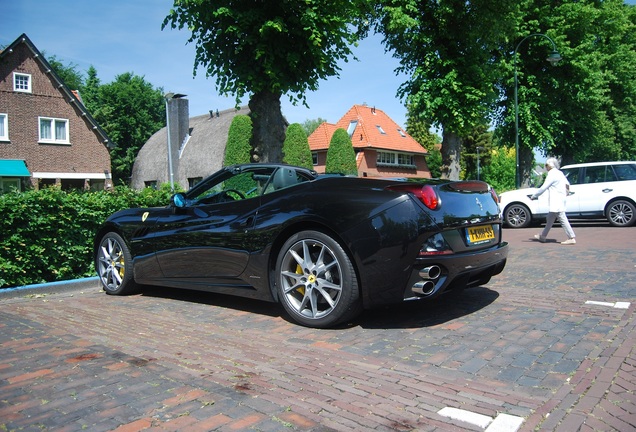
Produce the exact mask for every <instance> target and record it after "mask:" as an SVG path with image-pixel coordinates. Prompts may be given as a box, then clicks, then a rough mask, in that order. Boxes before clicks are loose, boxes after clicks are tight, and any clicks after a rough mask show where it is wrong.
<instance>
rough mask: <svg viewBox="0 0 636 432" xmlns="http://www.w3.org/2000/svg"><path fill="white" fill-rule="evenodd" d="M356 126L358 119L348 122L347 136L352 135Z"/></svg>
mask: <svg viewBox="0 0 636 432" xmlns="http://www.w3.org/2000/svg"><path fill="white" fill-rule="evenodd" d="M356 126H358V120H351V123H349V127H348V128H347V133H348V134H349V138H351V136H353V133H354V132H355V130H356Z"/></svg>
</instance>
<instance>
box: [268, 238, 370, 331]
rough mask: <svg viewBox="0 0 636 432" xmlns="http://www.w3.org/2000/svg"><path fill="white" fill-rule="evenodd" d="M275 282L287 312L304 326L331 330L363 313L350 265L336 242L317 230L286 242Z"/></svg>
mask: <svg viewBox="0 0 636 432" xmlns="http://www.w3.org/2000/svg"><path fill="white" fill-rule="evenodd" d="M275 283H276V289H277V290H278V297H279V299H280V302H281V303H282V305H283V307H284V308H285V310H286V311H287V313H288V314H289V315H290V316H291V318H292V319H293V320H294V321H296V322H297V323H299V324H302V325H304V326H307V327H313V328H329V327H333V326H335V325H337V324H340V323H342V322H344V321H346V320H350V319H353V318H354V317H356V316H357V315H358V314H359V313H360V312H361V310H362V303H361V299H360V291H359V287H358V278H357V276H356V272H355V269H354V267H353V263H352V262H351V260H350V259H349V256H348V255H347V254H346V252H345V251H344V250H343V248H342V247H341V246H340V244H338V242H337V241H335V240H334V239H332V238H331V237H329V236H328V235H326V234H324V233H321V232H318V231H301V232H299V233H296V234H294V235H293V236H291V237H290V238H289V239H288V240H287V241H286V242H285V244H284V245H283V247H282V248H281V250H280V252H279V254H278V259H277V260H276V274H275Z"/></svg>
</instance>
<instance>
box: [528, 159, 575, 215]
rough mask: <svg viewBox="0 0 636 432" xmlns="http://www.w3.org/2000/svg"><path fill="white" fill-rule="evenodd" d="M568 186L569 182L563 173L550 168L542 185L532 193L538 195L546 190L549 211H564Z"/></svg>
mask: <svg viewBox="0 0 636 432" xmlns="http://www.w3.org/2000/svg"><path fill="white" fill-rule="evenodd" d="M569 186H570V182H569V181H568V179H567V178H565V175H564V174H563V173H562V172H561V171H559V170H558V169H556V168H552V169H551V170H550V171H548V175H547V176H546V178H545V181H544V182H543V185H542V186H541V187H540V188H539V190H538V191H536V192H535V193H534V196H535V197H538V196H539V195H541V194H542V193H543V192H545V191H546V190H547V191H548V205H549V211H550V212H551V213H559V212H564V211H565V199H566V198H567V196H568V187H569Z"/></svg>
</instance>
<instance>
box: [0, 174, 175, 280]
mask: <svg viewBox="0 0 636 432" xmlns="http://www.w3.org/2000/svg"><path fill="white" fill-rule="evenodd" d="M170 194H171V192H170V185H166V187H164V186H162V187H161V188H160V189H159V190H157V191H155V190H153V189H150V188H147V189H144V190H143V191H141V192H139V191H134V190H132V189H129V188H127V187H117V188H116V189H115V190H114V191H113V192H107V191H103V192H83V191H69V192H66V191H62V190H60V189H59V188H55V187H51V188H46V189H42V190H39V191H35V190H30V191H26V192H12V193H8V194H4V195H0V213H1V214H2V216H3V217H2V218H0V288H7V287H14V286H22V285H30V284H37V283H45V282H54V281H61V280H69V279H76V278H80V277H87V276H94V275H95V270H94V268H93V267H94V266H93V237H94V235H95V233H96V232H97V229H98V227H99V226H100V224H101V223H102V222H104V220H105V219H106V218H107V217H108V216H109V215H111V214H112V213H114V212H115V211H117V210H121V209H125V208H130V207H156V206H165V205H166V204H167V203H168V201H169V197H170Z"/></svg>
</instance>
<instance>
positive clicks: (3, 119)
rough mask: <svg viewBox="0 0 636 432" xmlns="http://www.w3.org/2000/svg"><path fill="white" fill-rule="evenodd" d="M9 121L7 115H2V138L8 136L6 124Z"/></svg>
mask: <svg viewBox="0 0 636 432" xmlns="http://www.w3.org/2000/svg"><path fill="white" fill-rule="evenodd" d="M6 121H7V116H6V115H5V114H0V137H4V136H7V131H6V129H5V128H4V123H5V122H6Z"/></svg>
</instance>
